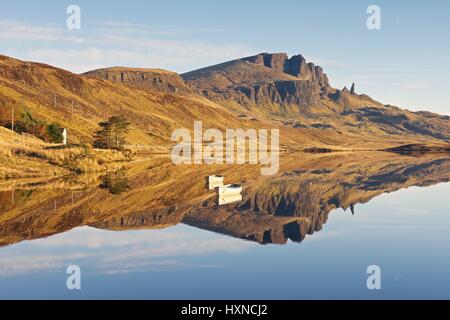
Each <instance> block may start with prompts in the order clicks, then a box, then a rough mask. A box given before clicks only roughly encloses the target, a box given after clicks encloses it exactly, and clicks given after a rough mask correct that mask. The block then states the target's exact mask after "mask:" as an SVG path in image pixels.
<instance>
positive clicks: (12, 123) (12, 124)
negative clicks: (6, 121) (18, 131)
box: [11, 106, 14, 132]
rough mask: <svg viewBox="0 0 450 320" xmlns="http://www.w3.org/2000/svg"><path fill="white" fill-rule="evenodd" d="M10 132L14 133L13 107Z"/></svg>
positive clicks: (12, 109) (12, 108)
mask: <svg viewBox="0 0 450 320" xmlns="http://www.w3.org/2000/svg"><path fill="white" fill-rule="evenodd" d="M11 130H12V131H13V132H14V106H12V107H11Z"/></svg>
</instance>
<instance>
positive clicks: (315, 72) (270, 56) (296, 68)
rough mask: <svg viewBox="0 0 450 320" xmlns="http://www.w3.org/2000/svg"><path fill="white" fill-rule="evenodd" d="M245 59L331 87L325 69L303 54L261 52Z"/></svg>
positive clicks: (321, 85)
mask: <svg viewBox="0 0 450 320" xmlns="http://www.w3.org/2000/svg"><path fill="white" fill-rule="evenodd" d="M243 60H246V61H249V62H252V63H255V64H260V65H264V66H266V67H267V68H270V69H274V70H277V71H280V72H284V73H287V74H290V75H291V76H294V77H298V78H300V79H302V80H310V81H312V82H313V83H315V84H317V85H319V86H320V87H329V86H330V84H329V81H328V77H327V75H326V74H324V73H323V69H322V68H321V67H319V66H315V65H314V63H311V62H310V63H307V62H306V59H305V58H304V57H303V56H302V55H301V54H299V55H296V56H293V57H291V58H290V59H289V58H288V56H287V54H286V53H261V54H258V55H256V56H251V57H247V58H243Z"/></svg>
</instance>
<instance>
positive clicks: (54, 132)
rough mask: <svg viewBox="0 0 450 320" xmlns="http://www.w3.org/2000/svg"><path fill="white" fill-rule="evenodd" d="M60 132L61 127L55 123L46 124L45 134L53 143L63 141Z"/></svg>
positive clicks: (61, 130)
mask: <svg viewBox="0 0 450 320" xmlns="http://www.w3.org/2000/svg"><path fill="white" fill-rule="evenodd" d="M62 132H63V129H62V128H61V127H60V126H59V125H57V124H55V123H52V124H50V125H48V126H47V134H48V136H49V137H50V141H51V142H53V143H62V142H63V136H62Z"/></svg>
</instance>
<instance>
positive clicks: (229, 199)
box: [218, 194, 242, 206]
mask: <svg viewBox="0 0 450 320" xmlns="http://www.w3.org/2000/svg"><path fill="white" fill-rule="evenodd" d="M239 201H242V195H241V194H222V195H219V198H218V204H219V206H221V205H224V204H229V203H233V202H239Z"/></svg>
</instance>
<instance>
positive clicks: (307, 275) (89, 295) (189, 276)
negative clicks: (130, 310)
mask: <svg viewBox="0 0 450 320" xmlns="http://www.w3.org/2000/svg"><path fill="white" fill-rule="evenodd" d="M449 194H450V184H449V183H444V184H438V185H434V186H430V187H426V188H420V187H410V188H408V189H403V190H400V191H397V192H394V193H389V194H383V195H380V196H378V197H376V198H373V199H372V200H370V201H369V202H368V203H366V204H359V205H357V206H356V207H355V211H356V212H355V215H354V216H352V215H351V212H350V210H347V211H345V212H344V210H342V209H336V210H334V211H332V212H331V213H330V216H329V220H328V222H327V223H326V224H325V225H324V228H323V230H322V231H320V232H316V233H314V234H312V235H308V236H307V239H305V241H304V242H302V243H301V244H299V243H293V242H290V241H289V242H288V243H287V244H286V245H284V246H280V245H265V246H262V245H259V244H257V243H255V242H250V241H246V240H242V239H237V238H233V237H229V236H226V235H222V234H219V233H214V232H210V231H206V230H202V229H199V228H195V227H190V226H187V225H184V224H178V225H176V226H173V227H169V228H165V229H160V230H135V231H106V230H99V229H95V228H91V227H79V228H75V229H73V230H71V231H68V232H65V233H62V234H57V235H54V236H51V237H48V238H42V239H37V240H33V241H23V242H20V243H16V244H13V245H10V246H7V247H3V248H1V249H0V298H1V299H11V298H25V299H28V298H38V299H46V298H56V299H79V298H83V299H84V298H86V299H94V298H105V299H313V298H318V299H327V298H342V299H346V298H350V299H360V298H370V299H392V298H402V299H404V298H412V299H415V298H420V299H422V298H424V299H441V298H442V299H449V298H450V273H449V272H448V270H450V253H449V250H448V248H449V246H450V232H449V231H450V230H449V229H450V215H449V205H448V199H447V197H448V195H449ZM70 264H77V265H79V266H80V267H81V270H82V290H80V291H69V290H67V289H66V278H67V275H66V273H65V270H66V267H67V266H68V265H70ZM373 264H376V265H379V266H380V267H381V270H382V290H381V291H370V290H368V289H367V288H366V279H367V277H368V275H367V274H366V268H367V267H368V266H369V265H373Z"/></svg>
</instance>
